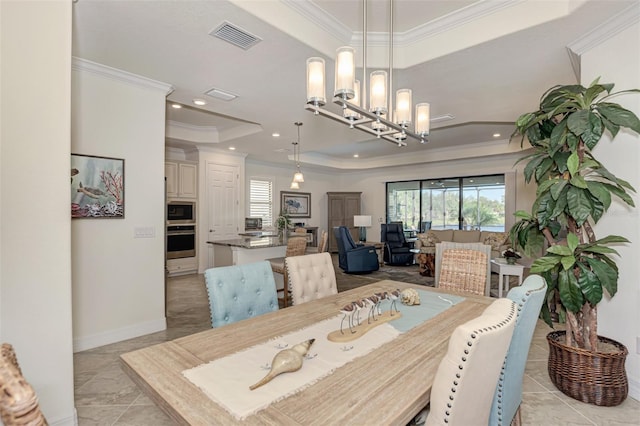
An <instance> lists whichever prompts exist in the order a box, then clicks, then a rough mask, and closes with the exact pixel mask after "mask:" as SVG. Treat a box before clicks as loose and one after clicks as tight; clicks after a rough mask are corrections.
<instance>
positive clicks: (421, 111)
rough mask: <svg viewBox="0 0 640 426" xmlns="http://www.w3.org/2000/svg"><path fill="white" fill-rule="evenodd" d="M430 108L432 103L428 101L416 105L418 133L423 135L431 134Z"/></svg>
mask: <svg viewBox="0 0 640 426" xmlns="http://www.w3.org/2000/svg"><path fill="white" fill-rule="evenodd" d="M430 109H431V105H429V104H428V103H426V102H425V103H421V104H417V105H416V133H417V134H419V135H421V136H427V135H428V134H429V130H430V126H431V121H430V120H431V119H430V117H429V115H430Z"/></svg>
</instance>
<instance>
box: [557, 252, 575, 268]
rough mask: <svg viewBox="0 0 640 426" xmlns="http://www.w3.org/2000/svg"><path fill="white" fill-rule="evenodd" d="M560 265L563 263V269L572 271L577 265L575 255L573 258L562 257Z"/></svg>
mask: <svg viewBox="0 0 640 426" xmlns="http://www.w3.org/2000/svg"><path fill="white" fill-rule="evenodd" d="M560 263H562V269H564V270H565V271H571V270H573V267H574V266H575V264H576V258H575V257H574V256H573V254H572V255H571V256H562V259H560Z"/></svg>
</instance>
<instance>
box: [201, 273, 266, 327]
mask: <svg viewBox="0 0 640 426" xmlns="http://www.w3.org/2000/svg"><path fill="white" fill-rule="evenodd" d="M204 278H205V282H206V285H207V294H208V296H209V308H210V310H211V326H212V327H214V328H215V327H221V326H223V325H227V324H232V323H234V322H237V321H240V320H243V319H247V318H251V317H255V316H258V315H262V314H265V313H267V312H272V311H277V310H278V298H277V294H276V283H275V280H274V278H273V272H272V271H271V265H270V264H269V262H267V261H264V262H256V263H249V264H246V265H237V266H223V267H219V268H211V269H207V270H206V271H204Z"/></svg>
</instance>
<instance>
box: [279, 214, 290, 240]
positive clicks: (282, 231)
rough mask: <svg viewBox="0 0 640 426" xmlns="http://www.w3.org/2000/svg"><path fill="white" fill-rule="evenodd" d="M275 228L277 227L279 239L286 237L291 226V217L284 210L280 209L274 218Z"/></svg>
mask: <svg viewBox="0 0 640 426" xmlns="http://www.w3.org/2000/svg"><path fill="white" fill-rule="evenodd" d="M276 228H278V237H280V239H282V238H283V237H286V235H287V232H288V230H289V228H291V218H290V217H289V213H288V212H287V211H286V210H282V211H281V212H280V215H279V216H278V218H277V219H276Z"/></svg>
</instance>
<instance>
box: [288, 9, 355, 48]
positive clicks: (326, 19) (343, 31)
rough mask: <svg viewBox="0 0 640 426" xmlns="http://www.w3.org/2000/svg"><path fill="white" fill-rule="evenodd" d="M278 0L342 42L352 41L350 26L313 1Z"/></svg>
mask: <svg viewBox="0 0 640 426" xmlns="http://www.w3.org/2000/svg"><path fill="white" fill-rule="evenodd" d="M280 1H281V2H282V3H284V4H285V5H286V6H288V7H289V8H291V9H292V10H294V11H296V12H298V13H299V14H300V15H302V16H304V17H305V18H306V19H307V20H309V21H311V22H313V23H314V24H316V25H317V26H318V27H320V28H322V29H323V30H324V31H326V32H328V33H329V34H331V35H332V36H333V37H335V38H337V39H338V40H343V41H344V43H351V42H352V38H353V34H354V33H353V31H352V30H351V28H349V27H347V26H346V25H344V24H343V23H342V22H340V21H338V20H337V19H336V18H334V16H333V15H331V14H329V13H327V12H326V11H325V10H324V9H322V8H321V7H320V6H318V5H317V4H315V3H314V2H310V1H300V0H280Z"/></svg>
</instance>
